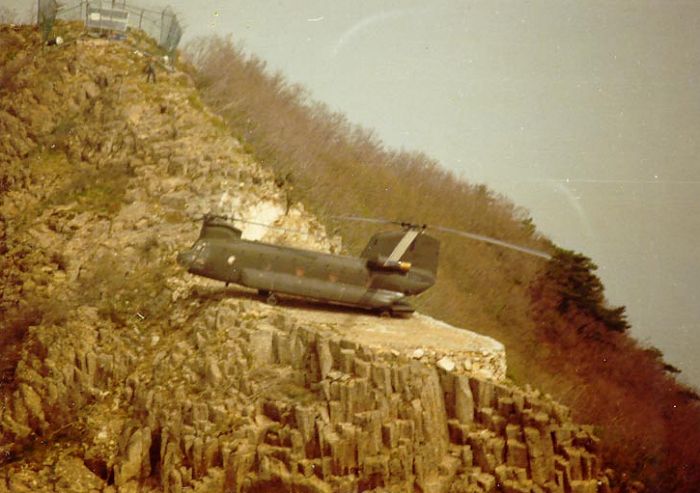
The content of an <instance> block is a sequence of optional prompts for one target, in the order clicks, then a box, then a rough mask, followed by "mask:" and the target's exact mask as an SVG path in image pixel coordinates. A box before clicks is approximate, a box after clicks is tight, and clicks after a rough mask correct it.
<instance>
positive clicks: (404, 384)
mask: <svg viewBox="0 0 700 493" xmlns="http://www.w3.org/2000/svg"><path fill="white" fill-rule="evenodd" d="M284 311H285V309H284V308H269V307H266V306H264V305H262V304H260V303H259V302H256V301H249V300H232V299H226V300H222V301H216V302H208V303H202V302H201V300H200V299H197V297H195V296H193V297H192V298H190V299H184V300H180V301H179V302H178V303H177V306H176V307H175V309H174V314H173V319H175V318H178V317H179V318H185V319H187V323H185V324H182V325H180V324H175V325H173V326H171V327H170V328H169V330H168V332H167V333H163V334H162V335H160V336H159V337H158V338H157V339H156V338H154V337H153V334H152V333H146V331H145V330H142V329H141V328H140V327H139V325H138V324H134V326H133V328H132V329H131V330H129V329H126V328H123V329H119V330H117V331H116V332H112V331H111V330H109V329H108V328H107V327H105V328H99V327H82V328H79V327H76V328H73V330H72V335H75V334H76V333H79V334H81V337H80V339H81V340H83V341H84V344H79V345H77V346H75V345H74V344H73V342H74V338H73V337H65V338H64V339H63V340H62V342H61V339H60V338H59V336H58V335H57V334H53V335H52V336H47V335H46V334H45V333H43V332H42V333H36V334H33V337H34V338H35V339H34V340H33V343H34V344H33V348H34V353H32V354H28V355H27V357H26V359H25V360H24V361H23V365H22V367H21V368H20V369H19V370H18V371H19V373H20V381H21V383H20V390H18V391H17V392H16V393H15V395H14V396H13V397H14V398H13V399H12V400H11V405H10V406H8V407H7V408H6V409H5V411H4V413H3V421H2V422H3V432H4V435H3V437H4V438H8V437H10V436H12V437H13V438H14V440H19V441H21V440H27V439H30V438H32V437H33V436H37V435H43V436H46V435H50V434H51V430H53V429H56V428H57V427H61V426H66V424H68V423H69V422H70V421H71V420H73V419H75V418H76V417H77V416H78V415H83V416H84V419H85V420H86V421H85V424H84V425H83V426H82V427H81V428H80V433H81V435H82V436H81V437H80V438H81V441H82V443H83V446H84V452H83V453H78V452H77V451H76V454H75V455H73V456H71V457H70V459H67V458H65V457H63V458H61V459H60V460H62V461H64V462H66V461H68V460H70V461H73V462H75V461H76V460H77V459H81V461H82V462H81V464H83V465H84V466H85V467H87V468H90V469H91V470H92V471H93V475H94V477H92V478H91V479H92V480H93V481H97V482H98V483H99V481H102V483H101V484H102V487H106V486H107V484H108V483H111V482H112V481H113V486H114V487H115V488H116V489H117V490H118V491H130V490H131V489H134V488H136V486H137V485H139V487H141V488H142V491H143V488H146V491H150V490H153V491H157V490H158V489H162V490H163V491H173V492H176V491H188V490H190V489H192V490H195V491H196V490H197V488H201V487H202V486H201V485H202V484H204V483H206V484H207V485H208V486H207V491H236V492H253V491H265V488H267V489H268V490H269V491H274V488H278V490H277V491H297V490H301V491H319V492H322V491H348V492H352V491H367V490H372V489H377V490H378V491H379V489H381V490H382V491H415V490H420V491H445V492H447V491H452V492H461V491H495V488H497V487H502V488H503V489H504V491H531V490H532V488H534V487H535V485H537V486H538V487H540V488H542V489H543V491H562V492H569V491H587V489H586V488H588V489H591V488H592V490H593V491H597V488H598V485H599V484H600V485H604V484H606V480H605V478H604V477H603V476H602V474H601V470H600V469H601V463H600V458H599V456H598V455H597V439H596V438H595V436H593V435H592V433H591V432H590V430H588V429H586V428H585V427H580V426H576V425H574V424H572V423H571V422H570V419H569V413H568V410H567V409H566V408H564V407H563V406H561V405H559V404H557V403H555V402H552V401H551V400H549V399H545V398H543V397H541V396H539V395H537V394H536V393H533V392H525V391H523V390H520V389H517V388H514V387H512V386H508V385H506V384H503V383H497V382H495V381H492V380H491V381H490V380H485V379H481V378H477V377H474V376H472V375H469V374H468V373H466V372H464V371H459V372H458V371H455V370H454V369H453V370H452V371H450V372H448V371H446V370H445V369H444V368H441V367H440V365H439V364H435V363H432V362H429V361H428V362H421V361H417V360H415V359H413V358H411V357H410V355H404V354H401V353H398V352H391V351H381V352H380V351H377V350H374V349H371V348H369V347H368V346H365V345H362V344H359V343H357V342H355V341H352V340H348V339H345V338H343V337H342V336H339V335H338V334H337V333H336V332H335V331H333V330H329V329H328V327H327V326H325V324H322V325H320V324H313V323H309V324H308V325H299V324H298V323H297V322H296V321H295V320H294V319H293V317H289V316H286V315H285V313H284ZM185 314H186V315H187V316H186V317H184V316H183V315H185ZM66 330H70V329H66ZM112 330H114V329H113V328H112ZM132 330H133V331H134V334H133V335H127V334H123V333H119V332H124V331H129V332H131V331H132ZM140 331H142V332H143V333H142V334H137V332H140ZM90 334H92V336H93V337H89V335H90ZM397 353H398V354H397ZM30 389H31V390H30ZM86 410H89V411H88V412H87V413H85V411H86ZM75 463H76V464H77V462H75ZM80 469H81V470H82V466H81V468H80ZM71 471H72V472H71V474H76V472H75V470H73V469H72V470H71ZM83 473H84V471H83ZM14 474H15V472H14V468H13V467H10V468H9V469H8V470H7V472H6V477H5V480H9V479H11V478H13V477H14ZM54 474H59V473H57V472H54ZM66 474H67V473H66ZM60 477H63V476H60ZM60 477H59V479H60ZM8 484H9V483H8ZM499 485H500V486H499ZM508 488H510V489H508Z"/></svg>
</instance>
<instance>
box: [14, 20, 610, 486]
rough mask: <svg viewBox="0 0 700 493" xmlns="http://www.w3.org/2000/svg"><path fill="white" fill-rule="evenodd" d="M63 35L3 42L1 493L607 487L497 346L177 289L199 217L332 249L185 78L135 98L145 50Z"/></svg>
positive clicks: (584, 431) (571, 432)
mask: <svg viewBox="0 0 700 493" xmlns="http://www.w3.org/2000/svg"><path fill="white" fill-rule="evenodd" d="M61 29H63V30H64V31H65V32H64V33H62V34H64V38H65V39H67V42H66V43H65V44H64V45H62V47H61V48H58V47H52V48H49V47H42V46H40V44H39V41H38V34H37V33H36V32H32V31H30V30H29V28H26V29H25V32H22V31H19V32H17V31H13V32H12V33H11V35H12V36H15V37H16V36H19V37H23V42H22V43H15V44H11V46H14V47H15V48H14V49H15V50H16V53H14V52H13V53H10V55H7V56H12V57H14V58H13V59H12V60H13V61H12V67H13V70H15V69H16V70H15V72H13V73H12V74H10V77H11V79H8V80H10V82H11V83H12V85H13V87H15V88H16V89H15V90H14V91H13V92H11V93H8V92H2V93H0V95H1V96H2V99H0V101H1V103H2V106H0V129H1V130H0V136H2V140H0V157H1V161H0V162H2V163H6V164H7V167H6V168H4V174H3V175H2V186H3V201H2V204H0V216H1V217H2V221H1V222H0V225H1V226H2V227H1V228H0V233H2V239H3V260H2V262H3V264H2V267H3V269H2V276H3V299H2V306H1V307H0V308H2V311H1V313H2V314H3V317H4V320H6V321H9V320H12V324H13V326H14V327H16V328H18V330H17V333H18V334H19V337H18V338H17V340H16V341H15V342H13V346H12V348H14V349H16V355H15V356H14V357H15V358H16V364H15V365H14V367H13V368H12V375H11V378H8V379H6V381H3V382H2V387H1V388H2V393H1V394H0V399H1V401H0V402H1V403H0V493H4V492H24V491H55V490H60V491H75V492H83V491H85V492H99V491H101V492H137V491H140V492H149V491H165V492H172V493H175V492H185V491H191V492H204V491H207V492H209V491H221V492H236V493H239V492H245V493H249V492H258V491H295V492H307V493H312V492H318V493H323V492H348V493H349V492H355V491H377V492H380V491H387V492H388V491H391V492H412V491H429V492H445V493H447V492H449V493H459V492H493V491H504V492H509V493H510V492H562V493H570V492H573V493H579V492H580V493H583V492H604V491H607V489H608V480H607V477H606V476H605V474H603V472H602V471H601V468H602V465H601V460H600V456H599V455H598V440H597V438H596V437H595V436H594V434H593V433H592V431H591V430H590V429H589V428H587V427H585V426H579V425H575V424H573V423H572V422H571V419H570V415H569V412H568V410H567V409H566V408H565V407H563V406H561V405H559V404H557V403H556V402H554V401H552V400H551V399H550V398H549V397H547V396H542V395H539V393H537V392H534V391H531V390H522V389H519V388H516V387H514V386H513V385H511V384H508V383H506V381H505V370H506V369H505V353H504V349H503V346H502V345H500V344H499V343H498V342H496V341H493V340H492V339H488V338H485V337H481V336H478V335H477V334H475V333H472V332H467V331H462V330H461V329H456V328H454V327H450V326H447V325H445V324H442V323H440V322H437V321H434V320H430V319H427V317H421V316H416V317H414V318H413V319H411V320H404V321H393V320H390V321H384V320H380V319H378V318H374V317H368V316H366V315H362V314H358V313H356V312H351V311H350V312H347V311H345V312H338V311H333V310H330V311H328V312H321V311H318V310H315V311H314V310H305V309H304V308H303V307H302V308H299V307H298V306H295V305H294V304H288V305H285V304H283V305H282V306H278V307H269V306H266V305H264V304H262V303H261V302H259V301H257V300H255V299H252V295H251V293H249V292H246V291H244V290H235V289H226V288H223V287H222V286H220V285H216V284H214V283H210V282H208V281H205V280H201V279H195V278H192V277H189V276H187V275H186V274H185V273H183V272H182V271H181V270H180V269H179V268H178V267H177V266H176V265H175V262H174V259H175V255H176V253H177V251H178V250H179V249H181V248H183V247H184V246H187V245H188V244H189V243H191V241H192V240H193V239H194V238H195V236H196V230H197V227H198V224H197V223H196V222H194V221H192V219H195V218H196V217H197V216H198V215H200V214H202V213H203V212H206V211H208V210H212V209H214V210H220V211H223V212H235V213H236V215H238V216H242V217H247V218H255V219H258V220H260V219H261V218H262V219H264V220H265V221H267V222H270V223H272V222H274V223H275V224H276V225H278V226H283V227H286V228H289V227H291V228H294V229H300V230H302V233H303V234H299V235H296V234H291V233H285V234H280V233H275V232H265V231H258V230H254V229H253V228H249V229H247V230H246V231H244V234H246V235H247V236H248V237H252V238H262V237H263V235H266V236H265V237H266V238H267V239H274V240H275V241H280V242H286V243H288V244H294V245H299V246H307V247H310V248H316V249H323V250H326V251H337V250H339V249H340V244H339V240H338V239H334V238H328V236H327V235H326V234H325V231H324V229H323V227H322V226H321V225H320V224H319V223H318V221H316V220H315V219H314V218H313V217H312V216H310V215H309V214H308V213H307V212H305V211H304V209H303V207H302V206H301V205H300V204H289V203H288V199H287V196H286V193H285V190H284V188H283V187H280V186H277V185H276V184H275V180H274V176H272V175H271V173H269V172H268V171H266V170H265V169H264V168H263V167H262V166H260V165H259V164H258V163H257V162H256V161H255V160H254V159H253V158H252V156H250V155H249V154H247V153H246V152H245V151H244V148H243V146H241V144H240V143H239V142H238V140H237V139H236V138H234V137H232V136H231V135H229V134H228V133H227V132H226V129H225V126H224V125H223V124H222V122H221V120H219V119H218V118H216V117H215V116H213V115H212V114H211V113H210V112H208V111H207V109H206V108H204V107H202V106H201V103H199V100H198V97H197V94H196V91H195V90H194V87H193V85H192V82H191V81H190V79H189V77H188V76H187V75H186V74H185V73H183V72H180V71H178V70H177V69H175V68H173V69H172V71H163V74H162V76H161V75H160V74H159V79H158V80H159V82H158V83H157V84H148V83H146V81H145V78H144V77H143V74H142V64H143V60H142V58H141V57H142V52H143V50H144V49H145V48H148V45H145V48H144V43H145V42H144V41H143V40H139V39H138V38H134V39H132V38H129V39H128V40H127V41H125V42H111V43H110V42H107V41H104V40H93V39H87V38H83V37H81V36H80V35H79V30H77V28H76V27H74V26H73V27H72V26H70V25H64V26H63V27H62V28H61ZM3 34H7V33H3ZM8 36H9V34H8ZM13 39H14V38H13ZM8 46H10V45H8ZM8 63H9V62H8ZM6 65H7V64H6ZM37 73H42V74H44V76H43V77H41V78H37V77H35V75H36V74H37ZM8 84H9V83H8ZM7 87H9V85H8V86H7ZM288 206H289V207H288ZM285 212H286V214H285ZM30 315H31V316H30ZM8 327H9V323H8ZM8 327H5V328H4V329H3V330H6V329H7V328H8ZM19 329H21V330H19ZM399 336H400V337H399ZM8 347H9V346H8ZM3 351H6V352H7V351H9V350H8V349H7V348H5V349H3ZM3 354H5V353H3ZM10 360H11V359H9V360H8V361H10Z"/></svg>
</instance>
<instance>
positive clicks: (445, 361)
mask: <svg viewBox="0 0 700 493" xmlns="http://www.w3.org/2000/svg"><path fill="white" fill-rule="evenodd" d="M435 364H436V365H437V366H438V368H442V369H443V370H445V371H447V372H450V371H452V370H454V369H455V362H454V361H452V360H451V359H450V358H448V357H447V356H445V357H443V358H440V359H439V360H438V362H437V363H435Z"/></svg>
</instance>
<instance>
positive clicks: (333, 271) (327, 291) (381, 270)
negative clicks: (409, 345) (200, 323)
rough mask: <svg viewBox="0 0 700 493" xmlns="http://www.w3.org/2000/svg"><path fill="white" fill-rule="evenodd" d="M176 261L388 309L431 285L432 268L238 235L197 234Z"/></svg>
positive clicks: (399, 307) (247, 282)
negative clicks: (407, 267)
mask: <svg viewBox="0 0 700 493" xmlns="http://www.w3.org/2000/svg"><path fill="white" fill-rule="evenodd" d="M178 262H179V263H180V264H181V265H183V266H184V267H186V268H187V270H188V272H190V273H191V274H195V275H199V276H204V277H208V278H210V279H215V280H219V281H223V282H225V283H235V284H240V285H243V286H247V287H250V288H254V289H257V290H260V291H262V292H270V293H284V294H290V295H295V296H301V297H306V298H313V299H317V300H321V301H327V302H333V303H340V304H347V305H355V306H361V307H364V308H370V309H383V308H388V309H390V311H392V312H409V313H410V312H412V311H413V309H412V308H411V307H410V305H408V304H407V303H406V302H405V301H403V299H404V298H405V297H406V296H407V295H415V294H418V293H421V292H423V291H425V290H426V289H428V288H429V287H430V286H432V285H433V284H434V283H435V278H434V276H433V275H432V273H431V272H429V271H427V270H423V269H420V268H412V269H410V270H408V271H403V270H401V269H399V268H392V267H389V268H387V267H383V266H381V265H378V263H377V262H372V260H371V259H367V258H362V257H350V256H345V255H332V254H327V253H323V252H315V251H310V250H302V249H298V248H291V247H285V246H279V245H273V244H269V243H262V242H257V241H248V240H243V239H240V238H205V239H203V238H201V237H200V239H199V240H197V242H196V243H195V244H194V245H193V246H192V248H191V249H190V250H187V251H184V252H182V253H181V254H180V255H179V256H178Z"/></svg>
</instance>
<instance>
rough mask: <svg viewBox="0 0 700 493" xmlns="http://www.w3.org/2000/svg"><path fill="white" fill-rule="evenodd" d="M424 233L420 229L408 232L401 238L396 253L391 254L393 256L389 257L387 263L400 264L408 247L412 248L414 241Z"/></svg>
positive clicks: (395, 249)
mask: <svg viewBox="0 0 700 493" xmlns="http://www.w3.org/2000/svg"><path fill="white" fill-rule="evenodd" d="M422 231H423V230H420V229H409V230H407V231H406V233H405V234H404V235H403V237H402V238H401V240H400V241H399V242H398V243H397V244H396V247H394V251H393V252H391V255H389V257H388V258H387V259H386V261H387V263H388V262H398V261H399V260H400V259H401V257H403V254H404V253H406V250H408V247H409V246H411V243H413V240H415V239H416V237H417V236H418V235H419V234H421V233H422Z"/></svg>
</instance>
